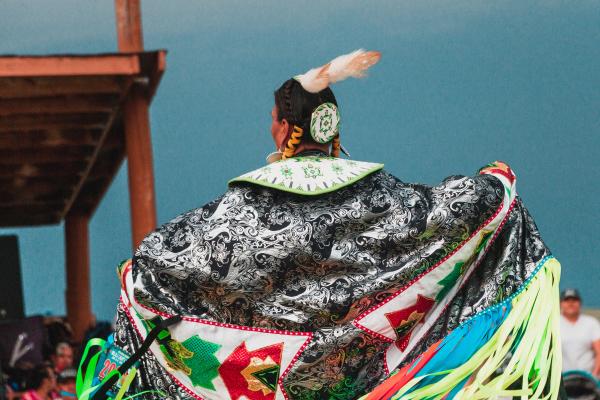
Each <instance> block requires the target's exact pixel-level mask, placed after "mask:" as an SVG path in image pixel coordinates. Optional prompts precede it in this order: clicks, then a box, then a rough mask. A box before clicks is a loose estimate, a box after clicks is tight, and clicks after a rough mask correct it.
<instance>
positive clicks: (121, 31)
mask: <svg viewBox="0 0 600 400" xmlns="http://www.w3.org/2000/svg"><path fill="white" fill-rule="evenodd" d="M115 13H116V21H117V40H118V44H119V51H121V52H139V51H142V50H144V38H143V35H142V12H141V9H140V1H139V0H115Z"/></svg>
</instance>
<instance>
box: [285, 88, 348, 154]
mask: <svg viewBox="0 0 600 400" xmlns="http://www.w3.org/2000/svg"><path fill="white" fill-rule="evenodd" d="M323 103H333V104H335V105H336V106H337V100H336V99H335V96H334V94H333V92H332V91H331V89H330V88H328V87H327V88H325V89H323V90H321V91H320V92H318V93H310V92H307V91H306V90H305V89H304V88H303V87H302V85H301V84H300V83H299V82H298V81H296V80H295V79H288V80H287V81H285V82H284V83H283V85H281V87H280V88H279V89H277V90H276V91H275V105H276V107H277V119H278V120H279V121H281V120H283V119H286V120H287V121H288V122H289V123H290V125H292V126H293V129H292V132H291V134H290V137H289V139H288V141H287V144H286V148H285V150H284V152H283V157H282V158H283V159H286V158H289V157H292V156H293V155H294V153H295V151H296V148H297V147H298V145H299V144H300V142H301V141H302V142H304V143H316V142H315V141H314V140H313V138H312V137H311V136H310V135H304V132H307V131H308V132H310V119H311V115H312V113H313V111H314V110H315V109H316V108H317V107H318V106H320V105H321V104H323ZM336 143H337V144H336ZM339 144H340V139H339V135H338V136H336V137H335V139H333V143H332V151H331V155H332V156H334V157H339V150H340V145H339ZM336 149H337V150H336Z"/></svg>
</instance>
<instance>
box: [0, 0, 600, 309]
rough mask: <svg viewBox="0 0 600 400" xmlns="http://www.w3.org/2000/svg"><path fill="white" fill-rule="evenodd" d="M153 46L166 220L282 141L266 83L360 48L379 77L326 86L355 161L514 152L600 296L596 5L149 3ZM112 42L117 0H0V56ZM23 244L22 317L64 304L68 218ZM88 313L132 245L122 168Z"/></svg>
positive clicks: (429, 169) (109, 47) (436, 162)
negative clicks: (160, 63) (159, 75)
mask: <svg viewBox="0 0 600 400" xmlns="http://www.w3.org/2000/svg"><path fill="white" fill-rule="evenodd" d="M143 23H144V36H145V47H146V48H147V49H157V48H165V49H168V50H169V54H168V57H167V64H168V66H167V72H166V74H165V76H164V77H163V80H162V83H161V85H160V88H159V90H158V92H157V95H156V97H155V100H154V102H153V104H152V109H151V118H152V121H151V122H152V137H153V148H154V160H155V164H154V168H155V179H156V190H157V208H158V219H159V222H160V223H164V222H166V221H168V220H169V219H171V218H173V217H175V216H176V215H177V214H179V213H181V212H183V211H186V210H188V209H192V208H195V207H199V206H201V205H203V204H204V203H206V202H208V201H209V200H211V199H213V198H214V197H216V196H217V195H219V194H220V193H222V192H223V191H224V190H225V188H226V181H227V180H228V179H230V178H232V177H234V176H237V175H239V174H241V173H243V172H246V171H248V170H251V169H254V168H257V167H259V166H261V165H263V163H264V156H265V155H266V154H267V153H268V152H270V151H272V144H271V141H270V135H269V128H270V110H271V107H272V104H273V98H272V93H273V90H274V89H276V88H277V87H278V86H279V85H280V84H281V83H282V82H283V81H284V80H285V79H287V78H289V77H290V76H292V75H295V74H298V73H302V72H304V71H306V70H307V69H309V68H311V67H314V66H317V65H321V64H324V63H325V62H327V61H328V60H330V59H331V58H333V57H335V56H337V55H339V54H342V53H345V52H348V51H351V50H353V49H355V48H359V47H364V48H367V49H376V50H380V51H381V52H382V53H383V58H382V60H381V62H380V64H378V65H377V66H375V67H374V68H373V69H372V70H371V72H370V76H369V77H368V78H367V79H365V80H361V81H357V80H353V81H346V82H342V83H340V84H337V85H335V86H334V87H333V89H334V91H335V93H336V96H337V99H338V102H339V104H340V109H341V114H342V119H343V128H342V129H343V130H342V142H343V143H344V145H345V146H346V147H347V148H348V149H349V150H350V152H351V154H352V156H353V158H355V159H358V160H366V161H377V162H383V163H385V164H386V169H387V170H388V171H390V172H392V173H394V174H395V175H397V176H398V177H400V178H401V179H403V180H405V181H417V182H424V183H428V184H434V183H437V182H439V181H440V180H441V179H443V178H444V177H445V176H447V175H452V174H472V173H474V172H475V171H476V170H477V169H478V168H479V167H480V166H482V165H484V164H486V163H488V162H490V161H493V160H496V159H500V160H504V161H506V162H508V163H510V165H511V166H512V168H513V169H514V171H515V172H516V174H517V177H518V183H517V188H518V190H519V193H520V195H521V196H522V197H523V199H524V201H525V204H526V205H527V206H528V208H529V209H530V211H531V213H532V214H533V216H534V217H535V219H536V221H537V223H538V226H539V228H540V229H541V231H542V234H543V237H544V239H545V241H546V242H547V244H548V245H549V246H550V248H551V249H552V250H553V252H554V253H555V255H556V256H557V257H558V258H559V260H560V261H561V262H562V265H563V278H562V286H563V287H566V286H570V287H577V288H579V289H580V290H581V292H582V294H583V297H584V303H585V305H586V306H590V307H600V294H599V290H598V283H599V282H600V272H599V266H598V261H597V259H598V255H599V248H600V240H599V239H598V231H599V230H598V228H599V225H598V224H599V222H598V220H599V216H600V214H599V212H598V207H599V205H600V204H599V201H598V199H599V198H600V174H599V172H598V159H599V156H600V151H599V148H600V135H599V128H600V118H599V117H600V2H599V1H585V0H582V1H558V0H544V1H502V0H499V1H493V2H491V1H465V0H453V1H433V0H419V1H416V0H415V1H369V2H363V1H357V0H351V1H337V2H335V3H334V2H323V1H273V0H261V1H231V0H227V1H223V0H219V1H216V0H212V1H209V0H205V1H174V0H171V1H159V0H152V1H150V0H145V1H143ZM113 51H116V33H115V25H114V9H113V2H112V1H109V0H104V1H91V0H86V1H82V0H69V1H66V0H54V1H32V0H21V1H16V0H14V1H13V0H3V1H0V53H4V54H15V53H18V54H47V53H94V52H113ZM8 233H16V234H18V235H19V240H20V244H21V260H22V264H23V271H22V273H23V287H24V291H25V298H26V311H27V313H28V314H35V313H52V314H62V313H64V312H65V307H64V289H65V276H64V254H63V253H64V243H63V227H62V226H50V227H42V228H27V229H4V230H0V234H8ZM90 236H91V269H92V272H91V275H92V301H93V309H94V312H95V313H96V314H97V316H98V317H99V318H101V319H111V318H112V317H113V315H114V312H115V305H116V301H117V297H118V281H117V279H116V275H115V267H116V265H117V263H118V262H119V261H120V260H122V259H125V258H128V257H130V256H131V244H130V243H131V239H130V228H129V203H128V194H127V176H126V166H125V165H124V166H123V167H122V168H121V170H120V172H119V174H118V175H117V177H116V179H115V180H114V182H113V184H112V187H111V188H110V190H109V191H108V193H107V194H106V197H105V198H104V200H103V202H102V204H101V206H100V207H99V208H98V210H97V211H96V214H95V215H94V217H93V220H92V222H91V226H90Z"/></svg>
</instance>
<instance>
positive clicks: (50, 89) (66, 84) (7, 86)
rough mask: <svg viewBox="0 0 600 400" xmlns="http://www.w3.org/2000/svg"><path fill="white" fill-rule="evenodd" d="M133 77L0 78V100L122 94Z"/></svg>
mask: <svg viewBox="0 0 600 400" xmlns="http://www.w3.org/2000/svg"><path fill="white" fill-rule="evenodd" d="M132 79H133V78H131V77H122V76H88V77H82V76H75V77H72V76H67V77H57V78H50V77H40V78H0V98H4V99H15V98H17V99H18V98H35V97H47V96H63V95H79V94H93V95H96V94H99V93H105V94H106V93H113V94H115V93H116V94H120V93H123V92H124V91H126V90H127V88H128V87H129V85H130V84H131V80H132Z"/></svg>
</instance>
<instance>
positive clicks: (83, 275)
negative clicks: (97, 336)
mask: <svg viewBox="0 0 600 400" xmlns="http://www.w3.org/2000/svg"><path fill="white" fill-rule="evenodd" d="M88 221H89V220H88V217H87V216H83V215H77V214H69V215H67V217H66V218H65V250H66V275H67V279H66V280H67V282H66V283H67V285H66V288H67V289H66V303H67V320H68V321H69V323H70V324H71V327H72V328H73V336H74V338H75V340H76V341H82V340H83V335H84V333H85V331H86V330H87V329H88V328H89V327H90V325H91V323H92V300H91V295H90V254H89V253H90V245H89V230H88Z"/></svg>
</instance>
